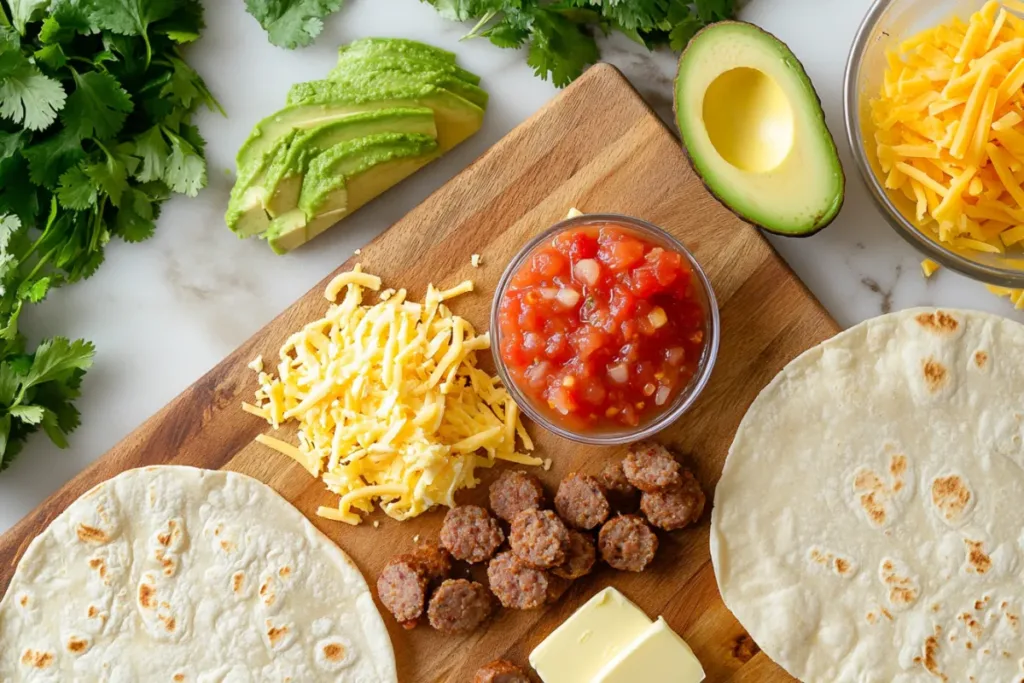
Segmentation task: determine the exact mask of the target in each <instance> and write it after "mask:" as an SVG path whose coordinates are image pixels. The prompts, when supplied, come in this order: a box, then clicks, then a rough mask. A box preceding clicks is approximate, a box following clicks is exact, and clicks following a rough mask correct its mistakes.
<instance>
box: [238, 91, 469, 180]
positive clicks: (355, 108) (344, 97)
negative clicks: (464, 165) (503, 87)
mask: <svg viewBox="0 0 1024 683" xmlns="http://www.w3.org/2000/svg"><path fill="white" fill-rule="evenodd" d="M316 84H317V85H316V86H314V85H313V84H311V83H301V84H299V86H295V88H293V91H294V92H293V93H292V94H293V95H294V96H295V97H294V98H290V99H295V100H296V101H298V102H300V103H298V104H292V105H290V106H287V107H285V108H284V109H282V110H281V111H279V112H277V113H276V114H273V115H271V116H268V117H267V118H265V119H263V120H262V121H260V122H259V123H258V124H256V127H255V128H254V129H253V131H252V133H251V134H250V135H249V138H248V139H247V140H246V141H245V143H244V144H243V145H242V148H241V149H240V150H239V152H238V158H237V160H236V162H237V164H238V167H239V168H242V167H245V166H248V165H250V164H259V163H262V162H261V159H262V157H263V155H264V154H266V153H267V152H268V151H270V150H271V149H273V147H274V144H275V143H276V142H277V140H278V139H279V138H280V137H281V136H283V135H287V134H288V133H290V132H291V131H292V130H293V129H296V128H315V127H317V126H320V125H323V124H325V123H330V122H331V121H337V120H338V119H343V118H345V117H347V116H352V115H353V114H361V113H365V112H368V111H376V110H379V109H396V108H403V107H428V108H430V109H432V110H433V111H434V117H435V119H436V121H437V136H438V143H439V144H440V145H441V148H442V151H445V152H446V151H448V150H450V149H451V148H452V147H455V145H457V144H459V143H460V142H462V141H463V140H465V139H466V138H468V137H469V136H470V135H472V134H473V133H475V132H476V131H478V130H479V129H480V126H481V125H482V124H483V116H484V111H483V109H481V108H480V107H478V106H476V105H475V104H473V103H472V102H469V101H468V100H466V99H464V98H462V97H459V96H458V95H455V94H453V93H451V92H449V91H448V90H445V89H444V88H442V87H439V86H436V85H431V84H420V85H416V86H408V85H405V84H403V85H401V86H400V87H392V86H390V85H388V84H387V83H375V84H374V87H373V88H372V89H368V90H363V91H358V90H356V89H354V88H352V87H350V86H348V85H347V84H339V83H336V82H334V81H317V82H316ZM300 86H301V87H300ZM318 87H319V88H321V89H320V90H318V89H317V88H318Z"/></svg>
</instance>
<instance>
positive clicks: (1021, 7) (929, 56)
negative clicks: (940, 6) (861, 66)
mask: <svg viewBox="0 0 1024 683" xmlns="http://www.w3.org/2000/svg"><path fill="white" fill-rule="evenodd" d="M1013 12H1024V2H1022V1H1021V0H1003V1H1002V2H995V1H993V2H987V3H986V4H985V5H984V6H983V7H982V8H981V10H979V11H978V12H976V13H975V14H973V15H972V16H971V17H970V19H969V20H968V21H967V23H964V22H963V21H962V20H961V19H959V18H958V17H953V18H952V19H950V20H949V21H948V22H946V23H944V24H940V25H939V26H935V27H934V28H931V29H928V30H926V31H922V32H921V33H918V34H917V35H915V36H913V37H912V38H910V39H908V40H905V41H904V42H903V43H902V44H900V46H899V50H898V51H890V52H889V53H888V66H887V68H886V71H885V77H884V81H883V86H882V92H881V94H880V96H879V97H878V98H877V99H874V100H873V101H872V102H871V105H870V107H871V119H872V122H873V124H874V126H875V142H876V143H877V153H878V161H879V163H880V165H881V167H882V170H883V171H884V172H885V173H886V178H885V187H886V188H888V189H891V190H897V191H900V192H902V193H903V194H904V195H905V196H906V197H907V199H909V200H910V201H911V202H914V204H915V205H916V219H917V224H918V226H919V227H921V228H922V229H928V230H930V231H932V233H933V234H934V235H935V236H936V237H937V239H938V240H939V241H940V242H943V243H946V244H948V245H950V246H952V247H954V248H956V249H960V250H974V251H979V252H985V253H990V254H1000V255H1006V254H1007V252H1008V250H1011V255H1010V256H1008V257H1007V260H1008V261H1013V262H1016V263H1018V264H1019V265H1021V266H1024V257H1022V258H1019V259H1014V258H1012V256H1013V254H1012V251H1019V249H1020V247H1021V246H1022V245H1024V188H1022V187H1021V184H1022V182H1024V90H1022V88H1024V19H1022V18H1021V17H1020V16H1018V15H1017V14H1014V13H1013ZM922 268H923V269H924V272H925V274H926V275H928V276H930V275H931V274H932V273H933V272H934V271H935V269H936V268H937V265H936V264H934V262H926V263H924V264H922ZM989 289H991V290H992V291H994V292H995V293H997V294H1001V295H1005V296H1009V297H1010V298H1011V299H1012V301H1013V303H1014V304H1015V305H1016V306H1017V308H1024V290H1009V289H1005V288H1000V287H990V288H989Z"/></svg>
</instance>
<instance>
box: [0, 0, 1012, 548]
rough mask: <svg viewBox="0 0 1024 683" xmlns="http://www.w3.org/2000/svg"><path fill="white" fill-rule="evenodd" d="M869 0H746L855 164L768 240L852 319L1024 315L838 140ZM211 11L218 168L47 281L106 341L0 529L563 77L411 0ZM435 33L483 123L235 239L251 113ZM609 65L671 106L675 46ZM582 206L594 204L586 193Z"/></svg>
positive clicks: (11, 490) (212, 135)
mask: <svg viewBox="0 0 1024 683" xmlns="http://www.w3.org/2000/svg"><path fill="white" fill-rule="evenodd" d="M869 4H870V0H752V2H750V3H749V4H748V5H747V6H746V8H745V9H744V11H743V18H745V19H748V20H750V21H753V22H755V23H757V24H759V25H761V26H763V27H764V28H765V29H767V30H768V31H771V32H772V33H775V34H776V35H777V36H779V37H780V38H782V39H783V40H785V41H787V42H788V43H789V44H790V46H791V47H792V48H793V50H794V52H795V53H796V54H797V55H798V56H799V57H800V58H801V59H802V61H803V63H804V65H805V67H806V68H807V71H808V72H809V74H810V76H811V78H812V80H813V81H814V83H815V85H816V86H817V89H818V92H819V94H820V95H821V98H822V101H823V103H824V108H825V112H826V116H827V119H828V122H829V124H830V126H831V128H832V131H833V134H834V136H835V138H836V140H837V141H838V142H839V147H840V152H841V155H842V158H843V162H844V164H845V166H846V170H847V178H848V191H847V199H846V205H845V208H844V209H843V212H842V214H841V215H840V217H839V219H838V220H837V221H836V223H835V224H834V225H833V226H832V227H831V228H829V229H828V230H825V231H824V232H822V233H820V234H818V235H816V236H814V237H810V238H807V239H794V240H786V239H781V238H771V241H772V244H773V245H774V246H775V247H776V248H777V249H778V250H779V252H780V253H781V254H782V255H783V257H784V258H785V259H786V260H787V261H788V262H789V263H790V265H791V266H792V267H793V269H794V270H795V271H796V272H797V274H798V275H799V276H800V277H801V278H802V279H803V280H804V281H805V282H806V283H807V284H808V286H809V287H810V289H811V290H812V291H813V292H814V293H815V294H816V295H817V296H818V297H819V298H820V299H821V301H822V303H823V304H824V305H825V306H826V308H828V310H829V311H830V312H831V313H832V315H833V316H835V318H836V320H837V321H838V322H839V323H840V324H842V325H844V326H848V325H851V324H853V323H856V322H858V321H860V320H863V319H865V318H868V317H872V316H875V315H878V314H880V313H882V312H884V311H888V310H899V309H901V308H906V307H910V306H919V305H943V306H958V307H967V308H980V309H984V310H988V311H993V312H996V313H1000V314H1002V315H1007V316H1010V317H1013V318H1015V319H1017V320H1022V321H1024V313H1022V312H1020V311H1014V310H1013V308H1012V306H1011V305H1010V304H1009V303H1008V302H1007V301H1006V300H1004V299H998V298H996V297H995V296H993V295H991V294H990V293H988V292H987V291H986V290H985V288H984V287H983V286H982V285H981V284H978V283H976V282H972V281H970V280H968V279H966V278H963V277H961V276H959V275H956V274H955V273H951V272H945V271H940V272H939V273H938V274H936V275H935V276H934V277H933V278H932V279H930V280H925V279H924V277H923V276H922V275H921V270H920V260H921V259H920V256H919V255H918V254H917V253H916V252H915V251H913V249H912V248H911V247H910V246H909V245H907V244H905V243H904V242H903V241H902V240H901V239H900V238H899V237H898V236H897V235H896V234H895V233H894V232H893V231H892V230H891V229H890V228H889V227H888V226H887V225H886V224H885V223H884V221H883V220H882V218H881V216H880V215H879V214H878V213H877V212H876V210H875V209H874V207H873V205H872V203H871V201H870V199H869V196H868V193H867V190H866V189H865V188H864V187H863V185H862V184H861V181H860V178H859V177H858V176H857V174H856V170H855V168H854V166H853V163H852V158H851V156H850V154H849V150H848V149H846V143H845V137H846V136H845V134H844V132H843V129H842V126H843V122H842V99H841V89H842V74H843V68H844V65H845V60H846V55H847V52H848V50H849V46H850V43H851V42H852V40H853V35H854V32H855V31H856V28H857V26H858V24H859V23H860V20H861V17H862V16H863V14H864V12H865V11H866V10H867V7H868V5H869ZM204 5H205V6H206V8H207V22H208V24H209V28H208V29H207V30H206V32H205V33H204V35H203V38H202V39H201V40H200V41H199V43H198V44H196V45H195V46H193V47H192V48H191V49H190V50H189V55H188V56H189V60H190V61H191V62H192V63H193V64H194V65H195V66H196V67H197V68H198V69H199V71H200V72H201V73H202V74H203V75H204V76H205V77H206V79H207V81H208V84H209V86H210V88H211V90H212V91H213V92H214V93H215V94H216V95H217V97H218V98H220V100H221V102H222V103H223V105H224V108H225V109H226V110H227V112H228V115H229V118H223V117H221V116H220V115H218V114H213V113H209V114H205V115H203V116H202V117H201V118H200V120H199V126H200V129H201V131H202V133H203V135H204V136H205V137H206V138H207V140H208V141H209V146H208V158H209V162H210V186H209V188H208V189H206V190H205V191H204V192H203V193H201V194H200V196H199V197H198V198H196V199H194V200H191V201H189V200H183V199H176V200H174V201H172V202H169V203H168V204H167V206H166V208H165V211H164V214H163V216H162V217H161V220H160V226H159V229H158V231H157V236H156V237H155V238H154V239H152V240H151V241H149V242H146V243H144V244H134V245H125V244H114V245H112V246H111V247H110V249H109V252H108V258H107V263H105V264H104V266H103V267H102V268H101V269H100V270H99V273H98V274H97V275H96V276H95V277H94V278H93V279H91V280H89V281H87V282H85V283H82V284H79V285H76V286H74V287H71V288H68V289H67V290H61V291H58V292H56V293H55V294H52V295H51V297H50V300H49V301H47V302H46V304H45V305H44V306H40V307H38V309H37V310H34V311H33V312H32V314H31V315H30V316H28V318H27V320H26V321H25V324H26V329H27V330H28V332H29V334H30V335H32V336H33V337H36V338H38V337H42V336H46V335H51V334H63V335H68V336H76V337H85V338H87V339H91V340H93V341H94V342H95V343H96V345H97V348H98V353H97V358H96V366H95V367H94V369H93V370H92V371H91V372H90V374H89V375H88V377H87V379H86V383H85V387H84V388H85V397H84V398H83V399H82V400H81V401H80V402H79V405H80V407H81V408H82V411H83V426H82V427H81V428H80V429H79V430H78V431H77V432H76V433H75V434H74V435H73V436H72V448H71V449H69V450H67V451H60V450H58V449H56V448H54V447H53V446H51V445H50V444H49V442H48V441H47V440H46V439H45V438H42V437H40V438H37V439H34V440H33V441H32V442H31V443H30V444H29V446H28V447H27V448H26V450H25V452H24V454H23V455H22V456H21V457H20V458H19V460H18V461H17V462H16V463H15V465H14V466H13V467H12V468H11V469H10V470H9V471H7V472H5V473H4V474H3V475H0V531H3V530H5V529H7V528H9V527H10V526H11V525H13V524H14V523H15V522H16V521H17V520H18V519H20V518H21V517H22V516H23V515H24V514H25V513H27V512H28V511H29V510H31V509H32V508H33V507H34V506H35V505H37V504H38V503H39V502H40V501H42V500H43V499H44V498H45V497H46V496H48V495H49V494H50V493H52V492H53V491H54V490H56V489H57V488H59V487H60V486H61V485H62V484H63V483H64V482H65V481H67V480H68V479H70V478H71V477H72V476H74V475H75V474H76V473H77V472H79V471H80V470H82V469H83V468H85V467H86V466H87V465H88V464H89V463H90V462H92V461H93V460H95V459H96V458H97V457H99V456H100V455H101V454H102V453H103V452H105V451H106V450H107V449H108V448H110V447H111V446H113V445H114V444H115V443H116V442H117V441H118V440H120V439H121V438H122V437H123V436H124V435H125V434H127V433H128V432H129V431H131V429H133V428H134V427H135V426H137V425H138V424H139V423H141V422H142V421H143V420H144V419H145V418H146V417H148V416H149V415H151V414H152V413H154V412H155V411H156V410H158V409H159V408H160V407H161V406H163V405H164V404H165V403H166V402H167V401H169V400H170V399H171V398H173V397H174V396H175V395H176V394H178V393H179V392H180V391H181V390H182V389H184V388H185V387H187V386H188V385H189V384H190V383H192V382H193V381H194V380H195V379H196V378H198V377H199V376H200V375H201V374H202V373H203V372H205V371H206V370H207V369H209V368H210V367H211V366H213V365H214V364H215V363H216V362H217V361H218V360H220V359H221V358H222V357H224V356H225V355H226V354H228V353H229V352H230V351H231V350H232V349H234V348H235V347H236V346H237V345H238V344H239V343H241V342H242V341H244V340H245V339H246V338H247V337H249V336H250V335H251V334H252V333H253V332H255V331H256V330H257V329H259V328H260V327H261V326H263V325H264V324H265V323H266V322H267V321H269V320H270V319H271V318H272V317H274V316H275V315H276V314H277V313H279V312H280V311H281V310H282V309H284V308H286V307H287V306H288V305H289V304H290V303H291V302H292V301H294V300H295V299H296V298H298V297H299V296H300V295H301V294H302V293H303V292H305V291H306V290H307V289H309V288H310V287H311V286H312V285H313V284H314V283H316V282H317V281H318V280H319V279H321V278H322V277H323V276H324V275H326V274H327V273H328V272H330V271H331V270H332V269H333V268H334V267H335V266H336V265H337V264H338V263H339V262H341V261H342V260H344V259H345V258H347V257H348V256H349V255H350V254H351V253H352V252H353V251H354V250H355V249H357V248H358V247H360V246H362V245H363V244H365V243H366V242H368V241H369V240H370V239H372V238H373V237H374V236H375V235H376V234H378V233H379V232H380V231H382V230H383V229H385V228H386V227H387V226H389V225H391V224H392V223H394V222H395V221H396V220H398V219H399V218H400V217H401V216H403V215H404V214H405V213H407V212H408V211H409V210H410V209H412V208H413V207H414V206H416V205H417V204H418V203H419V202H421V201H422V200H423V199H424V198H425V197H427V196H428V195H429V194H430V193H431V192H432V191H433V190H435V189H436V188H438V187H440V186H441V185H442V184H443V183H444V182H446V181H447V180H448V179H449V178H451V177H452V176H454V175H455V174H456V173H458V172H459V171H460V170H461V169H462V168H464V167H465V166H466V165H468V164H469V163H470V162H471V161H472V160H473V159H475V158H476V157H477V156H479V155H480V154H481V153H482V152H483V151H484V150H486V149H487V148H488V147H489V146H490V145H492V144H494V143H495V142H496V141H497V140H498V139H500V138H501V137H502V136H503V135H504V134H505V133H507V132H508V131H509V130H511V129H512V128H513V127H514V126H515V125H516V124H518V123H520V122H521V121H523V120H524V119H526V118H527V117H528V116H529V115H530V114H532V113H533V112H534V111H536V110H537V109H538V108H540V107H541V106H542V105H543V104H544V103H545V102H547V101H548V100H549V99H551V98H552V97H553V96H554V95H555V92H556V91H555V89H554V88H553V87H552V86H551V85H549V84H547V83H545V82H543V81H541V80H539V79H537V78H535V77H534V75H533V73H532V71H531V69H530V68H529V67H528V66H527V65H526V62H525V55H523V54H521V53H519V52H516V51H511V50H500V49H498V48H495V47H493V46H491V45H490V44H489V43H487V42H486V41H479V40H474V41H466V42H459V38H460V37H461V36H462V35H463V34H464V33H465V31H466V30H467V28H468V27H464V26H460V25H458V24H454V23H450V22H446V21H444V20H442V19H440V18H439V17H438V16H437V14H436V12H435V11H434V10H433V9H432V8H430V7H429V6H427V5H424V4H422V3H420V2H418V1H417V0H348V2H347V3H346V6H345V8H344V9H343V10H342V11H341V12H340V13H339V14H338V15H337V16H335V17H333V18H332V19H331V20H329V22H328V24H327V26H326V27H325V30H324V33H323V35H322V36H321V38H320V39H319V40H318V41H317V43H316V44H315V45H314V46H312V47H310V48H307V49H305V50H301V51H297V52H288V51H284V50H279V49H277V48H274V47H273V46H271V45H270V44H269V43H267V41H266V37H265V34H264V33H263V31H262V30H261V29H260V28H259V26H258V25H257V24H256V22H255V21H254V20H253V19H252V18H251V17H249V16H248V15H246V14H245V12H244V3H242V2H241V1H240V0H230V1H229V0H207V2H204ZM369 35H379V36H404V37H410V38H417V39H422V40H427V41H429V42H431V43H434V44H436V45H439V46H442V47H445V48H447V49H449V50H454V51H456V52H458V53H459V58H460V60H461V61H462V62H463V63H464V64H465V65H466V66H468V67H469V68H471V69H472V70H474V71H476V72H478V73H479V74H480V75H481V76H482V77H483V83H484V85H485V86H486V87H487V89H488V90H489V91H490V93H491V106H490V109H489V110H488V113H487V120H486V123H485V125H484V128H483V130H482V131H481V132H480V133H479V134H478V135H477V136H476V137H474V138H472V139H471V140H470V141H468V142H467V143H466V144H464V145H462V146H461V147H459V148H457V149H456V150H454V151H453V152H452V153H451V154H450V155H449V156H447V157H445V158H444V159H442V160H441V161H439V162H437V163H435V164H433V165H432V166H431V167H430V171H429V172H427V173H419V174H417V175H416V176H414V177H413V178H411V179H410V180H408V181H406V182H405V183H403V184H402V185H401V187H399V188H397V189H396V190H395V191H392V192H391V193H390V194H389V195H388V198H387V200H386V201H382V202H375V203H374V204H372V205H371V206H369V207H367V208H366V209H363V210H362V211H360V212H359V213H358V214H357V215H355V216H354V217H353V218H351V219H349V220H347V221H346V222H345V224H344V225H343V226H340V227H338V228H336V229H334V230H333V231H331V232H330V233H328V234H327V235H325V236H323V237H321V238H320V239H318V240H317V241H316V242H315V243H314V244H313V245H311V246H310V247H309V248H306V249H301V250H299V251H298V252H296V253H294V254H292V255H290V256H288V257H285V258H281V257H278V256H275V255H274V254H272V253H271V252H270V250H269V249H267V247H266V245H264V244H262V243H259V242H256V241H240V240H238V239H237V238H236V237H235V236H234V235H232V234H231V233H230V232H229V231H228V230H227V229H226V228H225V227H224V225H223V211H224V207H225V206H226V204H227V197H228V192H229V189H230V186H231V182H232V176H231V174H232V173H233V165H234V164H233V157H234V153H235V151H236V150H237V149H238V147H239V145H241V143H242V141H243V140H244V139H245V136H246V135H247V134H248V132H249V130H250V128H251V127H252V125H253V124H254V123H256V121H258V120H259V119H260V118H261V117H262V116H263V115H265V114H266V113H267V112H270V111H273V110H276V109H277V108H279V107H280V106H281V104H282V103H283V101H284V98H285V94H286V92H287V90H288V87H289V86H290V85H291V84H292V83H293V82H295V81H297V80H309V79H315V78H322V77H324V75H325V74H326V73H327V71H328V70H329V69H330V68H331V67H332V66H333V64H334V61H335V49H336V47H337V45H338V44H340V43H343V42H347V41H349V40H352V39H355V38H359V37H362V36H369ZM602 47H603V50H604V56H605V58H606V59H607V60H608V61H610V62H612V63H614V64H615V65H617V66H618V67H619V68H620V69H622V70H623V72H624V73H625V74H626V75H627V76H628V77H629V78H630V80H631V81H632V82H633V83H634V85H635V86H636V87H637V88H638V89H639V90H640V92H641V93H643V94H644V96H645V97H646V98H647V99H648V101H649V102H650V103H651V104H652V106H653V107H654V108H655V109H656V110H657V111H658V113H659V114H660V115H661V116H662V117H663V118H664V119H666V120H671V109H672V79H673V77H674V75H675V67H676V59H675V55H673V54H672V53H670V52H668V51H661V52H658V53H655V54H649V53H648V52H647V51H646V50H645V49H643V48H642V47H640V46H638V45H636V44H634V43H632V42H631V41H629V40H628V39H626V38H624V37H622V36H613V37H611V38H608V39H604V40H602ZM582 208H584V209H586V207H582Z"/></svg>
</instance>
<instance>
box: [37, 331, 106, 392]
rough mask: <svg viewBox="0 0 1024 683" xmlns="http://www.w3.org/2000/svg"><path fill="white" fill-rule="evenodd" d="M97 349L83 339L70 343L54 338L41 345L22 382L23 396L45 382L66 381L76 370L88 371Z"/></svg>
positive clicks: (60, 338)
mask: <svg viewBox="0 0 1024 683" xmlns="http://www.w3.org/2000/svg"><path fill="white" fill-rule="evenodd" d="M95 351H96V347H94V346H93V345H92V342H87V341H85V340H82V339H77V340H75V341H69V340H68V339H67V338H65V337H54V338H53V339H48V340H46V341H44V342H43V343H42V344H40V345H39V348H37V349H36V352H35V355H34V356H33V358H32V365H31V367H29V370H28V373H27V374H26V376H25V378H24V379H23V380H22V382H21V387H22V388H21V395H24V393H25V392H26V391H27V390H28V389H30V388H32V387H34V386H36V385H38V384H43V383H44V382H51V381H54V380H60V379H66V378H67V377H69V376H70V375H71V374H72V373H73V372H74V371H75V370H88V369H89V368H90V367H91V366H92V359H93V354H94V353H95Z"/></svg>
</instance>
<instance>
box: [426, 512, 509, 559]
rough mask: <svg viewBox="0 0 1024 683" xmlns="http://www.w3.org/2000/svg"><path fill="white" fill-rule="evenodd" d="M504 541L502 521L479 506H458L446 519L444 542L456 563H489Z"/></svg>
mask: <svg viewBox="0 0 1024 683" xmlns="http://www.w3.org/2000/svg"><path fill="white" fill-rule="evenodd" d="M504 541H505V533H504V532H503V531H502V530H501V527H500V526H499V525H498V520H496V519H494V518H493V517H491V515H490V513H488V512H487V510H485V509H483V508H482V507H480V506H478V505H456V506H455V507H453V508H452V509H451V510H449V511H448V514H446V515H445V516H444V524H442V525H441V543H442V544H443V545H444V547H445V548H447V549H448V552H450V553H451V554H452V557H454V558H455V559H456V560H463V561H465V562H473V563H475V562H485V561H487V560H488V559H489V558H490V557H491V556H492V555H494V551H496V550H497V549H498V547H499V546H500V545H501V544H502V543H503V542H504Z"/></svg>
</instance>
